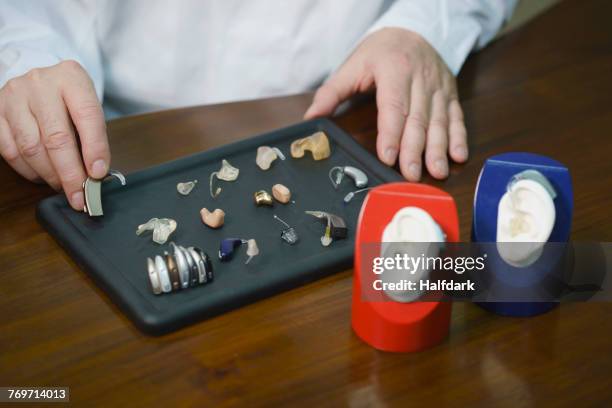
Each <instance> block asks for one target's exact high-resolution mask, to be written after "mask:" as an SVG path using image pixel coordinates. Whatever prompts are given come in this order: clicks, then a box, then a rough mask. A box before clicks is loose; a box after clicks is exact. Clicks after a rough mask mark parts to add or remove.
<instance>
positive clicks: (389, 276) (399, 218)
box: [380, 207, 446, 302]
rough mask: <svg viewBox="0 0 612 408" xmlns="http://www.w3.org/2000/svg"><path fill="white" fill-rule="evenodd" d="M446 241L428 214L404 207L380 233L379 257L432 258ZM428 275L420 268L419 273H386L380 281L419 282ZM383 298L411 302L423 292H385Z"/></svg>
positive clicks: (416, 271) (419, 209) (404, 270)
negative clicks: (406, 256)
mask: <svg viewBox="0 0 612 408" xmlns="http://www.w3.org/2000/svg"><path fill="white" fill-rule="evenodd" d="M445 240H446V239H445V236H444V233H443V232H442V229H441V228H440V226H439V225H438V224H437V223H436V222H435V221H434V219H433V218H432V217H431V215H429V213H428V212H427V211H425V210H423V209H422V208H419V207H404V208H402V209H400V210H399V211H398V212H397V213H395V216H394V217H393V219H392V220H391V222H389V224H387V226H386V227H385V229H384V231H383V236H382V241H383V242H382V245H381V251H380V252H381V253H380V256H381V257H383V258H395V256H396V255H399V256H404V255H408V256H409V257H414V258H418V257H420V256H423V255H424V256H426V257H435V256H437V255H438V254H439V253H440V249H441V246H442V245H443V243H444V242H445ZM429 273H430V270H429V269H426V265H421V266H420V267H419V268H418V270H406V269H402V270H398V269H388V270H387V271H385V273H383V274H382V275H381V277H382V280H383V282H385V281H387V282H389V283H392V282H400V281H402V280H410V281H414V282H418V281H420V280H422V279H425V280H426V279H427V278H428V276H429ZM385 294H386V295H387V296H389V297H390V298H391V299H393V300H395V301H396V302H413V301H415V300H417V299H418V298H419V297H420V296H421V294H422V291H418V290H386V291H385Z"/></svg>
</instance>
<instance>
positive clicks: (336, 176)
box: [329, 166, 368, 189]
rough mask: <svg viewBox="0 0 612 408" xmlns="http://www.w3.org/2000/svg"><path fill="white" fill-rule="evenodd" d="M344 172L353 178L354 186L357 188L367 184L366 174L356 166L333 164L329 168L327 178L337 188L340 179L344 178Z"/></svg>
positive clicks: (340, 181)
mask: <svg viewBox="0 0 612 408" xmlns="http://www.w3.org/2000/svg"><path fill="white" fill-rule="evenodd" d="M345 174H346V175H347V176H349V177H350V178H352V179H353V182H354V183H355V187H357V188H364V187H366V186H367V185H368V176H367V175H366V174H365V173H364V172H363V171H362V170H359V169H358V168H357V167H353V166H344V167H342V166H335V167H332V168H331V169H330V170H329V179H330V180H331V182H332V185H333V186H334V188H335V189H337V188H338V186H339V185H340V183H342V179H343V178H344V175H345Z"/></svg>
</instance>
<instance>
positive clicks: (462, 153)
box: [455, 146, 468, 160]
mask: <svg viewBox="0 0 612 408" xmlns="http://www.w3.org/2000/svg"><path fill="white" fill-rule="evenodd" d="M455 155H456V156H457V157H458V158H459V159H464V160H465V159H467V155H468V151H467V149H466V148H465V147H464V146H457V147H455Z"/></svg>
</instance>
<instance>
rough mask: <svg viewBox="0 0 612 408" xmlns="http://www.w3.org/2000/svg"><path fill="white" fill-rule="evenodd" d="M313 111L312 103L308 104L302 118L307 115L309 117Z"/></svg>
mask: <svg viewBox="0 0 612 408" xmlns="http://www.w3.org/2000/svg"><path fill="white" fill-rule="evenodd" d="M313 111H314V105H310V106H309V107H308V109H306V113H304V118H306V119H307V118H308V117H310V115H311V114H312V112H313Z"/></svg>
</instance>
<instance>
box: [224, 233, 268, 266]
mask: <svg viewBox="0 0 612 408" xmlns="http://www.w3.org/2000/svg"><path fill="white" fill-rule="evenodd" d="M242 244H247V251H246V254H247V257H248V258H247V260H246V262H245V264H248V263H249V262H250V261H251V259H253V258H254V257H256V256H257V255H259V247H258V246H257V242H256V241H255V240H254V239H240V238H225V239H223V240H221V244H220V245H219V260H221V262H227V261H229V260H231V259H232V258H233V256H234V252H235V251H236V248H238V247H239V246H241V245H242Z"/></svg>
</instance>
